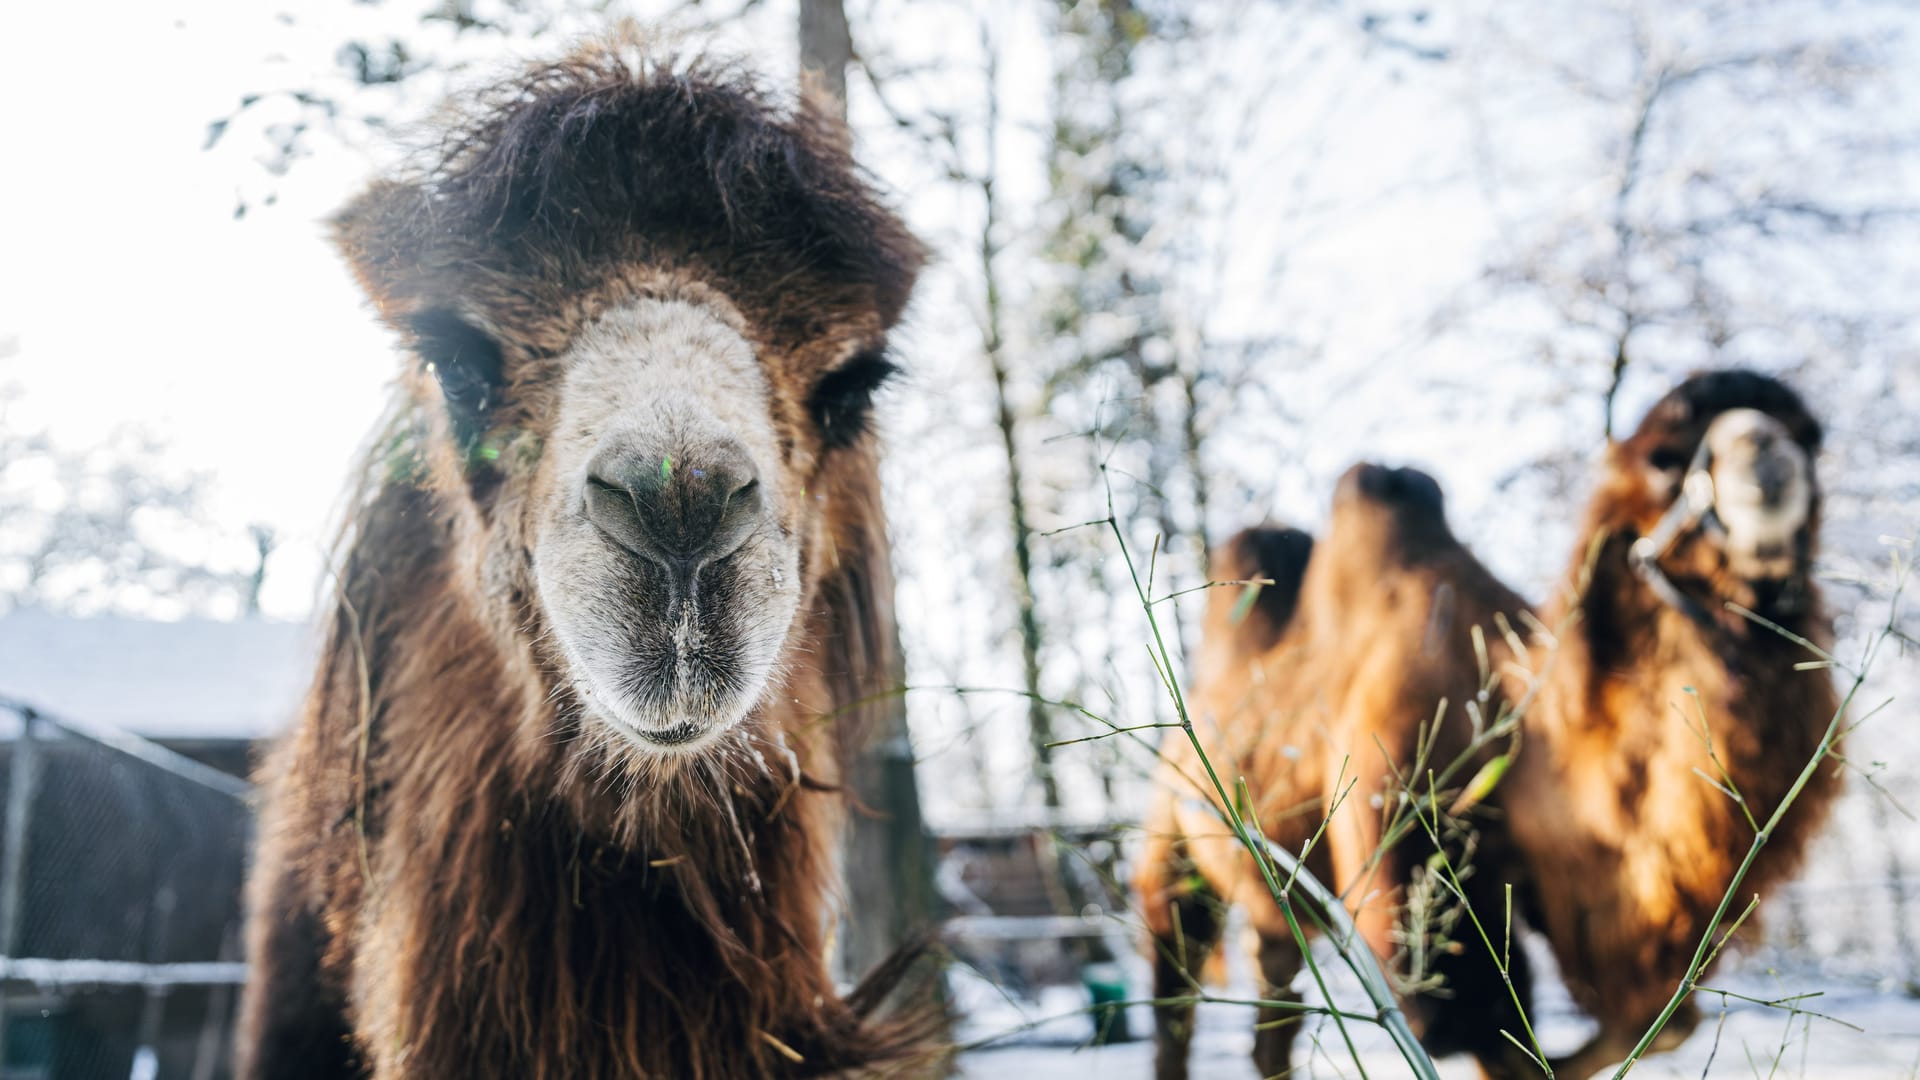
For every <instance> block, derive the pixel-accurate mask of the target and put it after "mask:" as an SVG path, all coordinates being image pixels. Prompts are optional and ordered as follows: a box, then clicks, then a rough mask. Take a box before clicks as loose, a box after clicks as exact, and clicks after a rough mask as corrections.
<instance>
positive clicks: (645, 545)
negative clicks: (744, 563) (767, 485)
mask: <svg viewBox="0 0 1920 1080" xmlns="http://www.w3.org/2000/svg"><path fill="white" fill-rule="evenodd" d="M762 506H763V501H762V498H761V493H760V478H759V474H758V471H757V470H756V469H755V468H754V467H753V460H752V459H751V458H750V457H748V456H747V451H746V448H745V447H743V446H741V445H740V444H739V443H737V442H732V441H726V442H721V443H719V444H718V445H715V446H710V447H706V448H703V449H701V450H699V451H697V452H689V453H686V454H685V456H684V457H676V456H675V455H674V454H673V453H671V452H669V451H653V450H646V451H643V450H639V449H636V448H633V447H618V446H616V447H607V448H604V449H602V450H601V451H600V452H599V453H598V454H596V455H594V458H593V461H592V463H591V464H590V465H589V466H588V470H587V483H586V510H587V518H588V520H590V521H592V522H593V524H594V525H595V526H597V527H598V528H599V529H600V531H601V532H603V533H605V534H606V535H607V536H608V537H609V538H611V539H612V540H613V541H614V542H615V543H617V544H619V545H620V546H621V547H623V548H626V549H627V550H628V551H630V552H632V553H633V554H635V555H638V556H639V557H641V558H643V559H646V560H648V561H649V562H653V563H657V564H659V565H661V566H663V567H665V568H667V569H668V570H669V571H671V572H673V573H674V574H675V575H676V576H683V575H685V574H689V573H692V572H695V571H697V570H699V569H700V568H701V567H702V566H705V565H707V564H708V563H711V562H713V561H715V560H718V559H724V558H726V557H727V556H729V555H731V554H733V553H734V552H735V551H738V550H739V549H740V546H741V545H742V544H744V543H746V540H747V537H748V536H750V535H751V534H752V533H753V531H754V529H755V527H756V526H757V525H758V524H759V522H760V520H761V517H762V514H761V511H762Z"/></svg>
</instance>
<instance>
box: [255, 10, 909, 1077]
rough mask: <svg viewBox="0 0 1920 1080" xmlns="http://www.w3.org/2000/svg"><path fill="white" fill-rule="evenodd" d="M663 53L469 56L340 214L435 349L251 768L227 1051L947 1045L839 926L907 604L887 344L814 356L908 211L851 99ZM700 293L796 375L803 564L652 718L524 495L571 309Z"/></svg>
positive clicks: (471, 1066) (895, 264)
mask: <svg viewBox="0 0 1920 1080" xmlns="http://www.w3.org/2000/svg"><path fill="white" fill-rule="evenodd" d="M639 53H640V46H639V44H638V43H637V42H636V41H635V40H633V39H632V38H631V37H630V36H626V37H617V38H615V39H612V40H609V41H606V42H602V43H599V44H595V45H591V46H588V47H586V48H584V49H582V50H581V51H579V52H577V53H575V54H574V55H572V56H570V57H568V58H567V59H565V60H563V61H561V62H559V63H557V64H554V65H551V66H544V67H539V68H536V69H534V70H533V71H531V72H530V73H528V74H527V75H525V76H524V77H522V78H519V79H517V80H514V81H512V82H509V83H507V84H505V85H502V86H500V87H497V88H495V89H493V90H490V91H487V92H485V93H483V94H481V95H480V96H479V97H478V98H477V99H475V100H474V101H472V102H470V103H469V108H468V113H467V115H468V117H469V119H467V120H465V121H461V122H459V123H458V124H456V125H455V127H454V128H453V130H452V133H451V134H450V135H448V136H447V138H446V140H445V142H444V143H443V144H442V145H441V146H440V147H439V148H438V151H437V152H436V153H435V154H433V155H432V156H431V157H430V159H429V160H427V161H425V162H423V163H422V164H421V165H420V166H419V167H418V168H416V169H414V170H412V171H410V172H408V173H406V174H405V175H403V176H401V177H399V178H397V179H393V180H388V181H383V182H381V183H378V184H376V185H374V186H373V188H372V189H371V190H369V191H368V192H367V193H365V194H364V195H362V196H361V197H360V198H359V199H357V200H356V201H354V202H353V203H352V204H351V205H350V206H349V207H348V208H347V209H346V210H345V212H343V213H342V214H341V215H340V217H339V218H338V220H337V222H336V226H335V228H336V233H337V236H338V239H339V242H340V245H341V248H342V249H343V250H344V251H345V253H346V255H347V257H348V258H349V259H350V261H351V262H352V264H353V267H354V269H355V271H356V272H357V273H358V275H359V277H360V279H361V281H362V282H363V284H364V285H365V287H366V289H367V291H368V293H369V294H370V295H371V296H372V298H373V300H374V303H375V305H376V306H377V308H378V310H379V313H380V315H381V317H382V318H383V319H384V320H385V321H386V322H388V323H389V324H391V325H393V326H394V327H395V328H396V329H398V330H400V331H401V332H402V333H403V334H406V335H408V336H409V338H410V340H412V341H413V342H414V343H415V344H416V346H417V349H418V351H419V352H420V353H421V354H422V357H421V358H422V362H423V363H422V367H424V366H425V363H424V362H425V361H427V360H432V359H434V358H435V357H436V356H437V357H438V365H437V368H436V370H435V371H434V372H433V374H432V375H429V374H428V373H427V372H426V371H424V370H422V369H421V368H415V369H413V370H411V371H409V372H408V373H407V375H406V377H405V378H404V379H403V384H402V397H401V399H400V401H399V403H398V406H397V410H396V418H395V420H394V422H393V424H392V426H391V428H390V429H389V430H388V431H387V432H386V433H385V434H384V435H383V436H382V437H381V438H380V439H379V440H378V441H377V442H376V444H375V445H374V446H373V448H372V452H371V453H370V455H369V457H368V460H367V462H366V464H365V466H364V476H363V481H362V483H363V493H362V495H361V496H360V497H359V498H358V499H357V500H356V502H355V504H354V505H353V507H352V512H351V520H350V523H349V529H348V532H347V535H346V539H345V541H344V543H343V546H342V551H341V555H340V559H339V564H338V567H337V570H338V578H339V581H338V593H337V596H338V599H337V603H336V604H335V606H334V608H333V610H332V612H331V625H330V629H329V631H328V634H327V639H326V646H325V653H324V656H323V659H322V662H321V666H320V670H319V673H318V676H317V677H316V680H315V682H314V686H313V690H312V693H311V695H310V697H309V699H308V703H307V707H306V710H305V713H304V716H303V718H302V719H301V721H300V723H299V725H298V727H297V728H296V730H295V731H294V732H293V733H292V734H291V735H290V737H288V738H287V739H286V740H285V741H284V743H283V744H282V745H280V746H279V747H278V748H277V749H276V750H275V751H274V752H273V754H272V756H271V758H270V759H269V760H268V761H267V763H266V764H265V766H264V768H263V771H262V781H263V784H264V786H265V788H266V791H267V793H268V795H267V803H266V806H265V808H264V810H263V815H262V824H261V842H260V849H259V854H258V858H257V864H256V866H255V869H254V872H253V879H252V885H251V891H250V900H251V905H252V911H253V916H252V922H251V925H250V930H249V936H248V943H249V947H250V953H251V958H252V964H253V968H252V971H253V974H252V979H251V982H250V983H249V985H248V987H247V991H246V995H245V1003H244V1008H243V1014H244V1015H243V1021H242V1031H241V1033H240V1045H239V1062H240V1063H239V1070H238V1074H239V1075H240V1076H242V1077H246V1078H250V1080H266V1078H271V1080H287V1078H295V1077H349V1076H372V1077H378V1078H381V1080H394V1078H399V1077H423V1078H449V1080H450V1078H456V1077H457V1078H463V1080H465V1078H485V1077H500V1078H507V1077H512V1078H515V1080H527V1078H542V1080H560V1078H567V1080H595V1078H601V1080H612V1078H615V1077H619V1078H632V1077H642V1076H648V1077H663V1078H664V1077H672V1078H680V1077H735V1076H740V1077H748V1076H751V1077H760V1076H797V1075H822V1074H838V1073H846V1072H861V1073H864V1072H865V1071H868V1070H876V1069H878V1070H884V1071H886V1072H888V1073H889V1074H891V1073H895V1072H898V1071H899V1070H900V1069H903V1068H908V1067H909V1066H915V1065H918V1066H921V1067H925V1066H926V1065H927V1063H928V1062H929V1061H931V1060H932V1059H931V1056H930V1055H929V1053H928V1045H927V1043H926V1042H925V1041H924V1031H923V1030H922V1029H921V1027H920V1026H916V1025H907V1024H899V1023H890V1022H885V1021H878V1020H875V1019H874V1018H873V1017H871V1016H870V1015H868V1013H869V1011H870V1010H871V1008H872V1005H873V1000H872V999H873V996H874V995H872V994H871V993H868V994H856V995H855V996H853V997H850V998H846V999H843V998H842V997H841V996H840V994H839V993H838V992H837V991H836V989H835V986H834V983H833V980H832V978H831V976H830V973H829V970H828V963H827V955H828V951H829V946H828V941H827V936H828V933H829V925H830V922H831V919H832V916H833V910H832V905H831V902H830V900H831V897H830V892H831V882H832V877H833V849H834V846H835V844H836V842H837V836H838V826H839V822H840V818H841V813H842V810H841V804H840V796H839V795H838V794H837V793H835V792H834V790H833V788H834V785H835V784H836V783H837V782H838V779H839V776H840V768H841V763H842V761H843V760H844V758H843V755H844V753H845V752H846V751H847V749H848V748H849V747H851V746H852V745H854V742H855V739H856V737H857V732H858V730H859V727H860V721H861V719H862V715H861V714H862V713H863V712H864V711H865V709H864V707H863V706H861V705H860V704H859V703H860V702H861V701H862V700H863V699H866V698H868V697H870V696H871V695H873V694H874V693H875V692H876V691H877V690H878V689H880V686H879V682H880V680H881V678H882V676H883V673H884V672H885V671H886V668H887V657H886V651H887V649H888V648H889V642H890V641H891V639H892V632H891V618H892V614H891V604H892V595H891V589H892V586H891V579H890V576H889V570H888V557H887V548H886V542H885V534H884V530H883V523H882V520H881V514H880V501H879V484H878V477H877V470H876V452H875V447H874V444H873V441H872V438H871V436H868V435H865V434H864V433H863V429H862V428H861V427H860V421H861V419H862V417H863V414H864V393H865V391H866V390H870V389H871V383H872V382H874V381H876V380H877V375H874V374H873V373H872V372H871V371H868V372H867V373H864V374H861V373H856V374H855V375H852V376H848V375H845V374H844V368H843V369H841V371H840V373H837V374H836V373H834V372H831V371H830V369H832V368H833V366H834V365H835V364H837V363H840V362H841V361H843V360H844V358H845V357H847V356H848V355H850V354H861V355H866V356H873V355H877V350H879V349H880V348H881V347H882V338H883V335H884V333H885V331H886V330H887V329H888V328H889V327H890V326H891V325H892V324H893V323H894V322H895V320H896V319H897V318H898V317H899V315H900V313H901V310H902V308H903V306H904V305H905V303H906V301H907V296H908V292H909V289H910V287H911V284H912V281H913V278H914V275H915V273H916V271H917V269H918V267H919V265H920V262H921V253H920V248H919V246H918V245H917V244H916V243H915V241H914V240H913V239H912V237H911V236H910V235H909V234H908V233H907V232H906V231H905V229H904V228H903V227H902V225H901V224H900V223H899V222H898V221H897V220H896V219H895V218H894V217H893V216H892V215H891V214H890V213H889V212H888V211H887V210H885V209H884V208H883V207H882V206H881V205H880V204H879V203H878V202H876V200H875V197H874V195H873V193H872V191H871V189H870V187H869V185H868V184H867V183H866V182H865V181H864V180H863V179H862V178H861V176H860V175H859V173H858V172H857V171H856V169H855V167H854V166H853V164H852V163H851V161H850V160H849V158H848V153H847V148H846V145H845V139H844V134H843V132H842V131H841V130H840V129H839V128H838V127H837V125H836V124H834V123H833V122H830V121H828V120H826V119H823V118H822V117H821V116H820V115H817V114H816V113H815V112H813V111H812V110H810V109H807V108H802V109H801V110H799V111H797V112H795V111H791V110H785V109H782V108H780V107H777V106H776V105H774V104H772V103H771V102H770V101H769V99H768V98H767V96H766V95H764V94H762V93H761V92H760V91H759V90H757V89H756V88H755V87H754V85H753V84H752V82H751V81H750V80H748V79H747V78H746V77H744V76H742V75H740V74H738V73H734V72H730V71H727V70H725V69H722V68H718V67H715V66H713V65H710V64H705V63H693V64H681V65H676V64H675V63H673V62H671V61H665V60H655V59H646V58H641V57H640V56H639ZM716 295H717V296H719V297H722V298H724V300H725V301H726V302H727V303H729V304H730V305H731V306H732V308H733V309H734V310H737V311H738V312H739V313H740V316H741V319H742V321H743V322H744V328H743V330H742V333H744V334H745V335H746V336H747V337H748V338H749V339H750V340H751V342H752V344H753V346H754V351H755V353H756V355H757V356H758V357H759V360H760V364H761V366H762V368H763V369H764V370H765V372H766V378H767V380H768V382H769V383H770V385H771V388H772V393H771V400H772V402H773V408H774V410H775V412H776V416H775V418H774V420H775V423H776V425H777V430H778V431H779V433H780V442H781V453H782V455H783V457H784V467H785V471H786V475H783V476H779V477H765V478H763V479H764V480H766V481H767V482H769V483H774V482H777V483H779V484H781V485H783V490H785V491H787V492H788V493H789V494H790V495H791V497H792V498H791V501H792V504H793V505H796V506H799V507H800V510H799V511H798V512H797V517H796V518H795V520H793V521H792V522H789V523H787V526H788V527H790V528H791V529H793V530H794V531H795V532H796V533H797V534H798V535H799V536H800V539H801V543H802V560H801V566H802V576H803V578H804V582H803V586H804V592H803V593H802V597H803V599H802V602H801V607H800V615H799V616H798V617H797V619H796V621H795V625H794V628H793V630H792V632H791V634H790V638H789V642H788V648H787V650H786V653H785V655H784V656H783V658H782V661H781V663H782V666H781V667H780V669H779V670H778V673H777V674H776V675H775V677H774V682H773V683H772V685H771V686H770V687H769V689H768V691H767V693H766V694H765V696H764V698H763V699H762V704H761V706H760V708H759V710H758V711H757V712H756V713H755V714H753V715H751V716H750V717H749V719H748V721H746V722H745V723H743V724H742V725H741V728H740V730H739V732H738V734H737V735H733V734H730V735H729V736H728V738H729V740H730V741H729V742H727V743H725V744H723V747H722V750H721V751H720V752H717V753H714V754H708V755H704V756H700V757H687V756H682V757H678V758H663V757H652V758H643V757H637V756H636V755H634V754H633V752H632V751H631V749H630V748H629V746H628V745H627V744H626V743H625V742H624V741H622V740H619V739H617V738H614V737H613V736H611V735H610V734H609V733H608V732H607V731H606V730H604V727H605V725H603V724H599V723H595V722H593V721H591V720H590V719H589V718H587V717H585V716H583V714H582V706H581V703H580V702H579V701H578V700H577V699H576V697H575V693H576V691H575V689H574V686H573V684H572V682H571V681H570V680H569V679H568V678H567V677H566V676H565V673H564V658H563V657H562V656H560V655H559V654H558V653H557V650H556V649H555V647H554V646H553V644H552V641H551V633H550V630H549V628H548V627H547V626H546V625H545V624H544V621H543V616H542V609H541V606H540V604H539V602H538V601H537V598H536V593H535V583H534V581H533V578H532V575H531V572H530V570H529V566H528V563H529V558H530V555H529V552H530V549H531V545H532V542H533V540H532V537H531V535H530V534H529V530H530V525H529V515H530V513H531V511H530V509H529V508H530V507H531V506H532V505H533V504H535V503H536V502H537V501H538V499H537V496H538V495H539V494H540V492H539V491H538V490H537V489H538V487H539V485H540V484H542V483H545V482H546V481H544V480H542V479H541V478H540V477H541V473H540V470H539V469H538V463H539V460H540V456H541V448H542V446H543V445H544V444H546V443H547V442H548V441H550V439H551V437H552V436H553V435H554V432H553V430H552V428H553V424H554V409H555V400H556V395H557V393H558V386H557V383H558V379H559V375H560V373H559V372H557V371H556V370H555V358H556V357H557V356H558V355H559V354H560V353H561V352H562V351H563V350H564V349H565V348H566V347H567V344H568V342H569V341H570V340H571V339H572V338H573V336H574V334H575V333H576V331H578V330H579V328H580V327H582V326H583V325H585V324H586V323H587V322H588V321H590V320H591V319H593V318H594V317H595V316H596V315H597V314H598V313H599V312H601V311H604V310H607V309H608V308H609V307H611V306H613V305H616V304H619V303H621V302H623V301H626V300H629V299H631V298H633V297H635V296H679V297H692V298H695V299H702V298H711V297H713V296H716ZM449 338H451V339H452V342H451V344H449V341H448V339H449ZM436 350H437V351H436ZM871 366H872V362H871V361H869V362H868V367H869V368H871ZM436 376H437V379H438V383H439V385H438V386H436ZM836 378H838V379H840V380H841V383H845V382H846V381H847V380H848V379H852V380H853V381H854V382H855V383H857V384H858V385H856V386H854V387H853V388H852V392H851V393H849V392H848V390H847V387H846V386H844V385H836V384H835V381H834V380H835V379H836ZM823 395H827V396H829V397H832V396H833V395H838V396H837V397H833V399H832V400H824V399H823ZM443 399H444V400H443ZM823 401H824V403H823ZM802 492H804V493H805V495H804V498H802V496H801V493H802Z"/></svg>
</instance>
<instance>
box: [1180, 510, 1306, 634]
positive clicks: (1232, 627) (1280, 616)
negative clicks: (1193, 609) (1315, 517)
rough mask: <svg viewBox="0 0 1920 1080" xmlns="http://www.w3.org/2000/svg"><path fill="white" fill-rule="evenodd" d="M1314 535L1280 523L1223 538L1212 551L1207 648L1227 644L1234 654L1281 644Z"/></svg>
mask: <svg viewBox="0 0 1920 1080" xmlns="http://www.w3.org/2000/svg"><path fill="white" fill-rule="evenodd" d="M1312 554H1313V537H1312V536H1309V535H1308V534H1306V533H1304V532H1302V531H1300V530H1299V529H1293V528H1288V527H1285V526H1281V525H1258V526H1255V527H1253V528H1251V529H1242V530H1241V531H1239V532H1237V533H1235V534H1233V535H1232V536H1231V537H1228V538H1227V541H1226V542H1225V543H1223V544H1221V545H1220V546H1219V547H1218V548H1217V549H1216V550H1215V551H1214V553H1213V565H1212V566H1211V567H1210V568H1209V570H1208V578H1209V579H1210V580H1212V581H1214V582H1235V581H1239V582H1249V583H1250V584H1246V585H1225V584H1222V585H1218V586H1217V587H1216V588H1214V589H1211V590H1209V596H1208V598H1207V620H1206V621H1207V625H1206V635H1205V636H1206V639H1207V644H1208V647H1210V648H1211V647H1214V646H1215V645H1216V644H1217V643H1224V642H1225V641H1228V640H1230V641H1231V642H1232V644H1233V646H1234V647H1235V648H1236V649H1237V650H1259V649H1264V648H1267V647H1268V646H1270V645H1272V644H1274V643H1275V642H1276V641H1278V640H1280V635H1281V633H1282V632H1284V631H1285V630H1286V628H1287V624H1288V623H1289V622H1291V621H1292V620H1293V613H1294V610H1295V608H1297V607H1298V606H1299V603H1300V582H1301V579H1302V578H1304V577H1305V576H1306V572H1307V559H1308V558H1309V557H1310V556H1311V555H1312Z"/></svg>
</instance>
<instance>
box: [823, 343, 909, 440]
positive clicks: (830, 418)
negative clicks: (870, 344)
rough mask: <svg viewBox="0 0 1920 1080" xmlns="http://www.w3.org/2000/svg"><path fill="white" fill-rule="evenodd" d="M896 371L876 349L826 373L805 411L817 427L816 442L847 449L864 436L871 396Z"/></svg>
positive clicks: (869, 416) (870, 406)
mask: <svg viewBox="0 0 1920 1080" xmlns="http://www.w3.org/2000/svg"><path fill="white" fill-rule="evenodd" d="M899 370H900V368H899V367H898V366H897V365H895V364H894V362H893V361H891V360H889V359H887V357H886V354H885V353H882V352H880V351H879V350H870V351H868V352H863V353H861V354H860V355H858V356H856V357H854V358H853V359H852V360H849V361H847V362H846V363H844V364H842V365H840V366H839V367H837V368H835V369H833V370H832V371H830V372H828V373H827V374H826V376H825V377H824V378H822V379H821V380H820V383H819V385H818V386H815V387H814V388H813V396H812V397H811V398H809V399H808V401H807V408H808V410H809V411H810V412H812V413H813V421H814V423H816V424H818V425H820V441H821V442H822V443H824V444H826V447H827V448H828V449H829V450H833V449H838V448H840V447H843V446H851V445H853V443H854V441H855V440H857V439H859V438H860V436H861V435H863V434H865V433H866V430H867V426H868V423H869V421H870V420H871V419H872V414H873V394H874V391H876V390H878V389H880V387H881V386H882V385H884V384H885V383H886V381H887V380H888V379H890V378H892V377H893V375H894V373H895V372H897V371H899Z"/></svg>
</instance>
